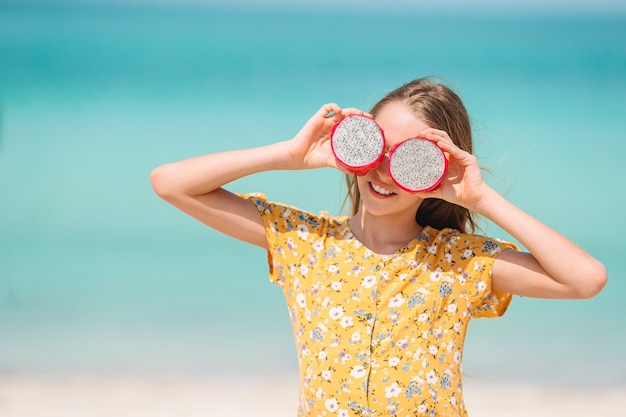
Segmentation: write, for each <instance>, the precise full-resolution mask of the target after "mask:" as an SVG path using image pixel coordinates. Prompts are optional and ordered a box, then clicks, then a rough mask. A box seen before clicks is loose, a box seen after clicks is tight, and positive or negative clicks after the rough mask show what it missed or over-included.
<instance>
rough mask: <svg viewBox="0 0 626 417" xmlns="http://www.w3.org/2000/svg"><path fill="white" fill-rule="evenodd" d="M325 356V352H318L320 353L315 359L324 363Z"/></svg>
mask: <svg viewBox="0 0 626 417" xmlns="http://www.w3.org/2000/svg"><path fill="white" fill-rule="evenodd" d="M327 356H328V355H327V354H326V351H325V350H322V351H320V353H318V354H317V357H318V358H320V360H322V361H325V360H326V357H327Z"/></svg>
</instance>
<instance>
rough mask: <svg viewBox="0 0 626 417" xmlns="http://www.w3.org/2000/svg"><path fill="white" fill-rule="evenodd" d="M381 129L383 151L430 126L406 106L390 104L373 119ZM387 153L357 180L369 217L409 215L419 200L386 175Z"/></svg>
mask: <svg viewBox="0 0 626 417" xmlns="http://www.w3.org/2000/svg"><path fill="white" fill-rule="evenodd" d="M375 120H376V122H377V123H378V124H379V125H380V127H381V128H382V129H383V132H384V134H385V140H386V142H387V149H386V152H389V150H390V149H391V148H392V147H393V146H394V145H396V144H397V143H400V142H402V141H404V140H406V139H409V138H414V137H416V136H418V134H419V133H420V132H422V131H423V130H426V129H427V128H429V127H430V126H428V125H427V124H426V123H424V121H423V120H421V119H420V118H418V117H417V116H416V115H415V114H414V113H413V112H412V111H411V109H409V108H408V107H407V106H405V105H404V104H401V103H389V104H387V105H386V106H384V107H383V108H382V109H381V110H380V111H379V113H378V114H377V115H376V117H375ZM388 163H389V159H388V154H387V155H385V159H384V160H383V162H382V164H381V165H380V166H379V167H378V168H375V169H372V170H371V171H369V172H368V173H367V174H366V175H363V176H360V177H358V179H357V183H358V186H359V191H360V193H361V198H362V203H363V206H364V209H365V210H367V211H368V212H369V213H370V214H376V215H384V214H394V215H402V214H404V213H406V215H407V216H408V215H410V216H411V217H413V218H414V217H415V213H416V211H417V208H418V207H419V204H420V203H421V202H422V199H421V198H420V197H418V196H417V195H415V194H412V193H409V192H407V191H404V190H402V189H401V188H400V187H398V186H397V185H396V184H395V183H394V181H393V180H392V179H391V176H390V175H389V168H388Z"/></svg>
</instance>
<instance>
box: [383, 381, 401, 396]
mask: <svg viewBox="0 0 626 417" xmlns="http://www.w3.org/2000/svg"><path fill="white" fill-rule="evenodd" d="M401 392H402V389H401V388H400V387H399V386H398V383H397V382H394V383H393V384H391V386H389V387H385V397H387V398H391V397H397V396H398V395H399V394H400V393H401Z"/></svg>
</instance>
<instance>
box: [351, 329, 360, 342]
mask: <svg viewBox="0 0 626 417" xmlns="http://www.w3.org/2000/svg"><path fill="white" fill-rule="evenodd" d="M350 340H351V341H353V342H355V343H356V342H358V341H359V340H361V333H360V332H358V331H356V332H354V333H352V336H350Z"/></svg>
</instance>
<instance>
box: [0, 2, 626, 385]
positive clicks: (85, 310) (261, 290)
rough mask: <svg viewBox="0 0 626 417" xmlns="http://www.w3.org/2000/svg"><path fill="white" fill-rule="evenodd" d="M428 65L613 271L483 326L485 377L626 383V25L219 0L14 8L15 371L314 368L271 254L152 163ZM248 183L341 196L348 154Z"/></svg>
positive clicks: (490, 154)
mask: <svg viewBox="0 0 626 417" xmlns="http://www.w3.org/2000/svg"><path fill="white" fill-rule="evenodd" d="M424 75H437V76H441V77H443V78H445V79H447V80H449V81H450V82H451V84H452V86H453V87H454V88H455V89H456V90H457V92H458V93H459V94H460V95H461V96H462V98H463V99H464V100H465V103H466V105H467V107H468V110H469V111H470V113H471V115H472V117H473V119H474V122H475V125H474V127H475V130H476V134H477V138H476V145H477V153H478V155H479V157H480V158H481V161H482V163H483V165H484V166H486V167H488V168H489V169H490V174H489V175H488V176H487V179H488V181H489V182H491V183H492V184H493V185H494V186H495V187H496V188H497V189H498V190H499V191H500V192H502V193H504V194H505V195H506V196H507V197H508V198H509V199H511V200H512V201H514V202H515V203H516V204H518V205H519V206H521V207H522V208H524V209H526V210H527V211H529V212H530V213H532V214H533V215H535V216H537V217H538V218H540V219H541V220H543V221H545V222H546V223H548V224H550V225H552V226H553V227H555V228H556V229H557V230H559V231H561V232H563V233H565V234H566V235H568V236H570V237H572V238H573V239H574V240H576V241H577V242H578V243H579V244H580V245H581V246H583V247H584V248H586V249H587V250H589V251H590V252H591V253H592V254H594V255H595V256H597V257H598V258H599V259H601V260H602V261H603V262H604V263H605V264H606V266H607V267H608V269H609V283H608V285H607V287H606V289H605V290H604V292H603V293H601V294H600V295H599V296H598V297H596V298H594V299H592V300H585V301H554V300H531V299H523V298H519V297H518V298H516V299H515V300H514V302H513V304H512V305H511V308H510V310H509V311H508V312H507V314H506V315H505V316H504V317H503V318H501V319H498V320H478V321H475V322H474V323H473V324H472V325H471V326H470V335H469V337H468V341H467V345H466V354H465V371H466V372H467V374H468V375H471V376H472V377H478V378H481V379H487V380H497V381H500V380H505V381H530V382H537V383H538V382H546V381H548V382H563V383H572V384H586V385H605V384H624V383H626V361H624V360H623V352H624V351H625V349H626V332H625V331H624V317H625V313H624V310H623V309H622V306H623V300H622V298H623V297H624V295H625V294H626V275H625V273H624V269H623V267H622V264H621V261H622V259H623V255H622V254H621V244H622V239H623V236H624V234H625V232H626V226H625V222H624V220H623V219H624V213H626V193H625V192H624V191H626V190H625V188H624V181H625V180H626V164H624V163H623V155H624V154H626V133H625V132H626V18H624V17H615V16H613V17H601V16H594V17H576V16H567V17H558V16H530V15H527V16H518V17H514V16H508V15H503V16H496V15H490V16H478V15H474V16H461V15H458V16H456V15H450V14H445V15H444V14H441V15H437V14H426V15H423V14H419V13H417V12H411V13H405V14H402V15H399V14H395V15H394V14H385V13H379V14H366V13H359V12H358V11H352V12H350V13H348V12H341V13H332V14H326V13H322V12H303V11H300V12H297V11H276V10H270V9H268V10H256V11H246V10H226V9H212V8H209V7H206V8H195V9H194V8H173V7H171V8H165V7H163V8H155V7H151V8H148V7H146V8H130V7H118V8H113V7H109V8H105V7H95V6H92V7H86V6H85V7H78V6H75V7H52V6H48V7H42V6H39V7H35V6H31V7H21V6H17V5H11V4H4V5H0V203H1V204H0V335H1V336H0V339H1V342H0V372H7V373H19V372H139V373H150V372H155V373H160V372H176V373H180V372H182V373H200V374H209V375H211V374H219V373H221V372H234V373H238V372H239V373H246V372H258V373H268V374H270V373H281V372H295V369H296V354H295V348H294V346H293V341H292V336H291V329H290V325H289V320H288V315H287V310H286V307H285V305H284V302H283V298H282V294H281V292H280V290H279V289H278V288H276V287H274V286H272V285H271V284H269V281H268V279H267V266H266V262H265V261H266V257H265V254H264V253H263V252H262V251H261V250H259V249H257V248H253V247H249V246H247V245H245V244H242V243H239V242H236V241H232V240H230V239H228V238H226V237H224V236H221V235H219V234H217V233H215V232H213V231H211V230H209V229H207V228H205V227H202V226H201V225H200V224H199V223H197V222H195V221H194V220H192V219H189V218H187V217H186V216H185V215H183V214H182V213H179V212H177V211H176V210H175V209H173V208H171V207H169V206H168V205H167V204H166V203H164V202H162V201H160V200H159V199H158V198H157V197H156V196H155V195H154V193H153V192H152V190H151V187H150V183H149V173H150V170H151V169H152V168H153V167H155V166H158V165H160V164H163V163H166V162H169V161H173V160H177V159H182V158H186V157H190V156H194V155H198V154H202V153H209V152H216V151H220V150H226V149H233V148H243V147H250V146H258V145H263V144H267V143H271V142H273V141H277V140H283V139H287V138H289V137H291V136H292V135H294V134H295V132H297V130H298V129H299V127H300V126H301V125H302V124H303V123H304V122H305V121H306V120H307V119H308V117H309V116H310V115H311V114H312V113H313V112H314V111H315V110H317V109H318V108H319V107H320V106H321V105H322V104H323V103H326V102H329V101H334V102H337V103H339V104H340V105H342V106H356V107H361V108H364V109H367V108H369V107H370V106H371V105H372V104H373V103H374V102H375V101H376V100H377V99H378V98H380V97H381V96H382V95H383V94H384V93H385V92H387V91H389V90H391V89H392V88H395V87H396V86H398V85H400V84H401V83H403V82H406V81H409V80H411V79H413V78H416V77H419V76H424ZM230 188H231V189H232V190H234V191H242V192H247V191H263V192H265V193H267V194H268V196H269V198H271V199H274V200H278V201H284V202H288V203H291V204H294V205H297V206H300V207H303V208H306V209H309V210H311V211H318V210H321V209H326V210H329V211H331V212H338V211H339V209H340V206H341V202H342V199H343V192H344V190H343V188H342V178H341V176H340V175H339V174H338V173H336V172H333V171H332V170H318V171H314V172H295V173H289V175H285V173H281V172H272V173H264V174H260V175H257V176H254V177H251V178H246V179H243V180H240V181H237V182H236V183H234V184H232V186H231V187H230ZM484 231H485V233H487V234H491V235H495V236H498V237H502V238H507V236H506V235H505V234H504V233H503V232H502V231H500V230H499V229H498V228H496V227H495V226H493V225H488V224H485V225H484Z"/></svg>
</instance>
